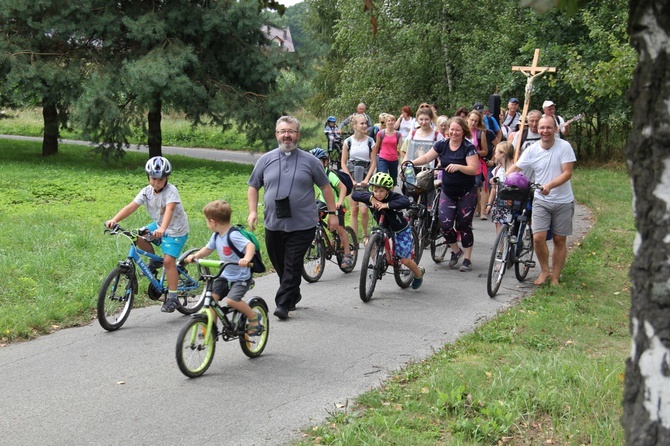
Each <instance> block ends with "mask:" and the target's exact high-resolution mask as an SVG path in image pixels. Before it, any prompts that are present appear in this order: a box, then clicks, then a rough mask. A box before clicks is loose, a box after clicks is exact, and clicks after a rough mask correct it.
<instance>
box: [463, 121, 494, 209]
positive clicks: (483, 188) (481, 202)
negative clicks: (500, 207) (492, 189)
mask: <svg viewBox="0 0 670 446" xmlns="http://www.w3.org/2000/svg"><path fill="white" fill-rule="evenodd" d="M468 126H469V127H470V129H471V131H472V135H471V141H472V144H473V145H474V146H475V149H476V150H477V154H478V155H479V167H478V168H477V176H476V183H477V211H476V212H475V217H479V216H481V219H482V220H486V209H485V206H486V203H488V201H489V185H488V166H487V165H486V161H485V160H484V158H485V157H486V156H487V155H488V153H489V149H488V140H487V139H486V126H485V125H484V119H483V117H482V115H481V114H480V113H479V112H476V111H471V112H470V114H469V115H468ZM484 178H486V181H485V180H484Z"/></svg>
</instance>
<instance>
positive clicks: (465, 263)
mask: <svg viewBox="0 0 670 446" xmlns="http://www.w3.org/2000/svg"><path fill="white" fill-rule="evenodd" d="M458 270H459V271H460V272H462V273H467V272H468V271H472V262H471V261H470V259H463V264H462V265H461V267H460V268H458Z"/></svg>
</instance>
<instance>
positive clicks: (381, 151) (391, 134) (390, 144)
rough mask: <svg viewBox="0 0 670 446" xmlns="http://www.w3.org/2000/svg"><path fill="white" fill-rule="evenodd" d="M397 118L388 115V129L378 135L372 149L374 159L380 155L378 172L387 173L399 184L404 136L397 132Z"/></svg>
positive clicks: (394, 182)
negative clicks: (399, 153) (399, 168)
mask: <svg viewBox="0 0 670 446" xmlns="http://www.w3.org/2000/svg"><path fill="white" fill-rule="evenodd" d="M395 123H396V120H395V116H393V115H389V114H386V122H385V124H386V127H385V128H384V129H382V130H380V131H379V133H377V141H376V143H375V147H374V149H372V155H371V156H372V157H375V156H377V155H379V158H378V161H377V171H379V172H385V173H388V174H389V175H391V178H393V184H397V183H398V152H399V150H400V146H401V144H402V135H401V134H400V132H397V131H396V130H395Z"/></svg>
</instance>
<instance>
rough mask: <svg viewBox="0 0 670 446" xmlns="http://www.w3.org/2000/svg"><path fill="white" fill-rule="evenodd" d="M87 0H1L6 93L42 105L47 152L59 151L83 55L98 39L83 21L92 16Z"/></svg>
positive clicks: (0, 59) (0, 64) (0, 55)
mask: <svg viewBox="0 0 670 446" xmlns="http://www.w3.org/2000/svg"><path fill="white" fill-rule="evenodd" d="M86 3H87V2H86V0H78V1H69V0H33V1H30V2H16V1H12V0H2V1H0V23H2V27H0V33H1V35H2V38H1V39H0V75H2V76H3V79H4V81H3V83H2V87H3V90H4V92H3V95H6V96H8V97H10V98H11V99H12V100H13V101H14V102H16V103H19V104H30V105H33V106H41V107H42V114H43V118H44V140H43V143H42V155H44V156H49V155H54V154H56V153H58V137H59V128H60V126H62V125H65V124H66V123H67V112H68V109H69V106H70V104H71V103H72V101H74V100H75V98H76V97H77V96H78V95H79V92H80V83H81V79H82V78H83V76H84V70H85V64H84V63H83V61H84V60H85V59H84V56H83V55H84V54H85V53H86V52H87V51H88V50H89V49H90V48H91V47H92V46H93V45H94V44H95V43H94V42H92V41H90V40H87V39H86V37H85V36H84V35H83V34H82V33H81V29H80V27H79V25H80V24H81V23H83V22H86V21H87V20H88V19H89V17H90V9H89V8H88V7H87V5H86Z"/></svg>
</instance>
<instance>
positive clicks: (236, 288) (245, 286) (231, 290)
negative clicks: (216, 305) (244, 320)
mask: <svg viewBox="0 0 670 446" xmlns="http://www.w3.org/2000/svg"><path fill="white" fill-rule="evenodd" d="M252 283H253V279H249V280H246V281H242V282H232V283H231V282H228V281H227V280H226V279H222V278H218V279H216V280H215V281H214V286H213V287H212V293H214V294H216V295H218V296H219V297H221V298H224V297H227V298H228V299H230V300H232V301H235V302H239V301H241V300H242V298H243V297H244V295H245V294H247V291H249V288H251V284H252Z"/></svg>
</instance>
